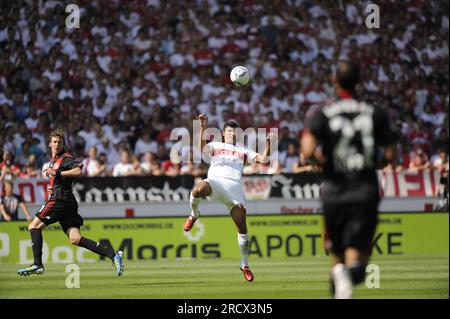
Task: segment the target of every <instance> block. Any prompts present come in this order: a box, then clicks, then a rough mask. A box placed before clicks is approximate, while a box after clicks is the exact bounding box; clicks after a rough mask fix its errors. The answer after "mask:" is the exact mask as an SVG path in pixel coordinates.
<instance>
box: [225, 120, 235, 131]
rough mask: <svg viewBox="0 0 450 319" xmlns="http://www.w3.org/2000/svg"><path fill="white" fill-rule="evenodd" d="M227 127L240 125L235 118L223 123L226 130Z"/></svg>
mask: <svg viewBox="0 0 450 319" xmlns="http://www.w3.org/2000/svg"><path fill="white" fill-rule="evenodd" d="M227 127H232V128H238V127H239V123H238V122H236V121H235V120H228V121H226V122H225V123H224V124H223V130H224V131H225V129H226V128H227Z"/></svg>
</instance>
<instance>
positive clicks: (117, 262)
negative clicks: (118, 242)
mask: <svg viewBox="0 0 450 319" xmlns="http://www.w3.org/2000/svg"><path fill="white" fill-rule="evenodd" d="M122 256H123V252H122V251H121V250H119V251H118V252H117V253H116V255H115V256H114V260H113V261H114V266H115V267H116V273H117V276H122V274H123V268H124V266H123V257H122Z"/></svg>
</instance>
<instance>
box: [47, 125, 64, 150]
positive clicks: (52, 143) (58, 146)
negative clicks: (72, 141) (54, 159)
mask: <svg viewBox="0 0 450 319" xmlns="http://www.w3.org/2000/svg"><path fill="white" fill-rule="evenodd" d="M48 146H49V147H50V149H51V151H52V156H55V155H56V154H59V153H60V152H62V151H63V150H64V131H63V130H62V129H60V128H57V129H55V130H53V131H52V132H51V133H50V135H49V136H48Z"/></svg>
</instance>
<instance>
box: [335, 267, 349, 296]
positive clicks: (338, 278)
mask: <svg viewBox="0 0 450 319" xmlns="http://www.w3.org/2000/svg"><path fill="white" fill-rule="evenodd" d="M331 274H332V278H333V282H334V296H333V297H334V299H350V298H351V297H352V292H353V284H352V280H351V279H350V275H349V274H348V272H347V270H346V269H345V267H344V265H343V264H337V265H335V266H334V267H333V268H332V270H331Z"/></svg>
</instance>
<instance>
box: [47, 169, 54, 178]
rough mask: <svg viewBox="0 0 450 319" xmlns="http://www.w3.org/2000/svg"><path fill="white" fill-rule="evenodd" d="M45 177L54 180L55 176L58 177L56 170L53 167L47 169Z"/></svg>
mask: <svg viewBox="0 0 450 319" xmlns="http://www.w3.org/2000/svg"><path fill="white" fill-rule="evenodd" d="M45 175H46V176H47V177H48V178H52V177H53V176H55V175H56V169H54V168H51V167H49V168H47V169H46V170H45Z"/></svg>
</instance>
